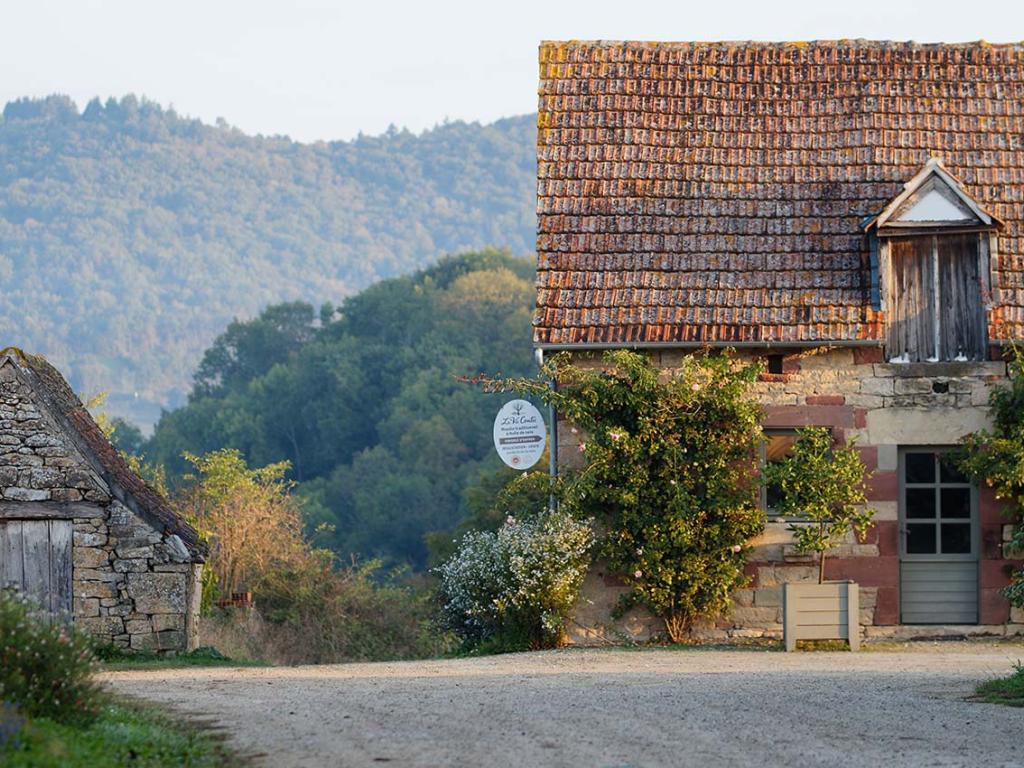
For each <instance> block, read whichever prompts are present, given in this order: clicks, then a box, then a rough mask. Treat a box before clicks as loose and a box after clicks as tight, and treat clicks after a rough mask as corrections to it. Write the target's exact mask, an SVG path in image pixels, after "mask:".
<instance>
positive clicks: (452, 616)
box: [437, 512, 594, 650]
mask: <svg viewBox="0 0 1024 768" xmlns="http://www.w3.org/2000/svg"><path fill="white" fill-rule="evenodd" d="M593 543H594V533H593V529H592V527H591V524H590V522H589V521H586V522H580V521H578V520H576V519H574V518H573V517H572V515H570V514H569V513H567V512H554V513H550V512H544V513H542V514H540V515H537V516H536V517H534V518H533V519H528V520H517V519H516V518H514V517H509V518H508V519H507V520H506V521H505V523H504V525H502V526H501V528H499V529H498V531H497V532H496V533H492V532H487V531H484V532H471V533H467V534H466V535H465V536H464V537H463V539H462V542H461V544H460V546H459V549H458V551H457V552H456V553H455V555H454V557H452V558H451V559H450V560H449V561H448V562H446V563H445V564H444V565H442V566H441V567H440V568H438V569H437V571H438V573H439V574H440V577H441V589H440V591H441V601H442V609H441V616H442V623H443V624H444V626H445V627H446V628H448V629H450V630H451V631H453V632H455V633H456V634H457V635H459V636H460V637H461V638H462V639H463V640H464V641H466V642H467V644H469V645H473V644H480V643H490V644H491V645H493V646H494V647H500V648H502V649H504V650H513V649H521V648H546V647H551V646H556V645H559V644H560V643H561V642H562V640H563V638H564V634H565V628H566V624H567V622H568V619H569V615H570V612H571V611H572V608H573V606H574V605H575V604H576V601H577V600H578V599H579V593H580V587H581V586H582V584H583V579H584V577H585V576H586V573H587V568H588V566H589V564H590V549H591V547H592V546H593Z"/></svg>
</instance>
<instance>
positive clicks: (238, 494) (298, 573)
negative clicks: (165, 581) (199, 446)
mask: <svg viewBox="0 0 1024 768" xmlns="http://www.w3.org/2000/svg"><path fill="white" fill-rule="evenodd" d="M189 460H190V461H191V462H192V463H193V464H194V466H195V467H196V470H197V475H196V476H194V477H191V478H189V480H190V481H191V484H190V485H189V486H188V487H187V488H186V489H185V491H184V493H183V494H182V495H181V496H180V497H179V500H178V504H179V509H180V510H181V512H182V514H184V515H186V516H187V517H188V518H189V519H191V520H194V521H196V525H197V527H198V528H199V529H200V530H201V531H202V532H203V533H204V535H205V536H207V537H208V539H209V541H210V544H211V547H210V558H209V561H208V563H207V569H208V570H209V572H210V573H211V574H213V578H214V579H215V581H216V593H217V594H224V595H228V594H233V593H235V592H240V591H243V590H246V591H251V592H252V593H253V598H254V602H255V606H256V612H255V613H254V612H246V613H239V612H236V611H227V612H224V613H223V614H222V615H220V616H217V617H212V618H210V619H209V620H207V621H205V622H204V623H203V625H204V631H205V630H206V629H208V630H209V631H210V632H211V633H215V635H216V638H217V639H216V640H214V639H213V637H214V635H213V634H211V635H206V634H204V638H205V641H206V642H207V643H210V642H213V643H215V644H216V643H221V644H222V646H218V649H219V650H221V651H226V652H227V653H228V655H230V656H233V657H236V658H242V659H246V658H249V659H262V660H266V661H271V662H276V663H283V664H317V663H330V662H339V661H355V660H365V661H369V660H386V659H400V658H423V657H427V656H436V655H438V654H440V653H443V652H444V651H445V650H446V649H447V647H448V644H449V642H448V640H449V638H448V636H445V635H443V634H442V633H440V632H438V631H437V627H436V625H435V624H434V623H433V621H432V619H433V604H432V603H431V600H430V595H429V592H428V591H427V590H426V589H425V588H422V587H420V586H418V585H416V584H414V583H413V582H412V581H410V580H409V579H407V578H404V576H403V574H397V573H393V574H390V575H383V574H382V573H381V565H380V563H379V562H377V561H371V562H368V563H365V564H358V565H357V564H355V563H353V564H351V565H347V566H345V565H340V564H339V563H337V562H336V558H335V557H334V555H333V554H332V553H331V552H330V551H329V550H325V549H319V548H317V547H315V546H314V545H313V543H312V541H311V540H310V538H309V537H308V536H307V535H306V534H305V532H304V526H303V519H302V509H301V507H300V502H299V500H298V499H297V498H296V497H295V496H294V495H293V494H292V493H291V490H292V484H291V483H290V482H288V481H287V480H286V479H285V472H286V470H287V469H288V465H287V463H280V464H271V465H268V466H266V467H260V468H255V469H254V468H250V467H249V466H248V465H247V464H246V462H245V459H244V458H243V457H242V455H241V453H239V452H238V451H234V450H223V451H215V452H213V453H210V454H207V455H205V456H201V457H199V456H190V457H189ZM208 613H209V612H208Z"/></svg>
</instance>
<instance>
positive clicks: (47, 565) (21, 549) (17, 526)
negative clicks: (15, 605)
mask: <svg viewBox="0 0 1024 768" xmlns="http://www.w3.org/2000/svg"><path fill="white" fill-rule="evenodd" d="M71 546H72V530H71V521H70V520H0V587H14V588H15V589H18V590H20V591H22V592H24V593H25V594H27V595H28V596H30V597H31V598H32V599H33V600H35V601H36V603H38V605H39V607H40V608H42V609H43V610H44V611H46V612H47V613H54V614H63V615H65V616H70V615H71V607H72V605H71V597H72V594H71Z"/></svg>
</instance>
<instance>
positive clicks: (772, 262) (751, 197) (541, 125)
mask: <svg viewBox="0 0 1024 768" xmlns="http://www.w3.org/2000/svg"><path fill="white" fill-rule="evenodd" d="M539 106H540V109H539V114H538V129H539V130H538V139H537V157H538V168H537V174H538V179H537V190H538V191H537V213H538V235H537V249H538V259H539V261H538V265H539V275H538V294H537V316H536V320H535V341H536V342H537V343H538V344H541V345H558V344H599V343H630V342H632V343H641V342H695V343H702V342H794V343H797V342H819V341H837V342H854V341H866V342H874V341H880V340H881V339H882V336H883V334H882V327H883V320H884V318H883V317H882V313H881V312H880V311H876V310H874V309H873V308H872V305H871V299H870V291H869V281H870V274H869V257H868V253H867V244H866V239H865V236H864V233H863V231H862V229H861V225H862V223H863V221H864V220H865V219H867V218H868V217H870V216H872V215H874V214H877V213H878V212H879V211H881V210H882V209H883V208H884V207H885V205H886V203H888V202H889V201H890V200H891V199H892V198H894V197H895V196H896V195H897V194H898V193H899V192H900V191H901V189H902V186H903V184H904V183H905V182H906V181H907V180H909V179H910V178H911V177H913V176H914V174H916V173H917V172H918V171H919V170H920V169H921V167H922V166H923V165H924V164H925V163H926V162H927V161H928V160H929V159H930V158H931V157H941V159H942V162H943V164H944V166H945V168H947V169H949V171H950V172H951V173H953V174H955V175H956V177H957V178H959V179H960V180H961V181H962V182H963V185H964V188H965V190H966V191H967V192H968V193H969V194H970V196H971V197H972V198H973V199H974V200H976V201H977V202H978V203H979V204H980V205H982V206H984V207H985V209H986V210H988V211H990V212H991V213H992V214H994V215H995V216H996V217H997V218H999V219H1001V220H1002V221H1003V222H1004V223H1005V229H1004V230H1003V231H1002V232H1001V234H1000V238H999V254H998V256H997V258H996V259H995V261H994V263H993V265H992V266H993V278H994V280H993V283H994V286H995V287H996V288H997V289H998V290H997V293H996V299H997V301H998V305H997V306H996V307H995V308H994V309H993V310H992V312H991V313H990V322H991V325H992V328H991V335H992V337H993V338H998V337H1000V336H1003V335H1005V333H1006V331H1010V332H1011V333H1012V334H1013V335H1014V336H1017V337H1020V336H1022V335H1024V334H1022V330H1024V239H1022V219H1024V46H1022V45H1016V44H1014V45H989V44H986V43H964V44H953V45H945V44H938V45H919V44H916V43H880V42H867V41H860V40H855V41H840V42H815V43H806V44H804V43H780V44H771V43H632V42H627V43H619V42H564V43H563V42H550V43H544V44H542V45H541V48H540V105H539Z"/></svg>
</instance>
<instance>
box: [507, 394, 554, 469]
mask: <svg viewBox="0 0 1024 768" xmlns="http://www.w3.org/2000/svg"><path fill="white" fill-rule="evenodd" d="M546 442H547V429H545V427H544V417H543V416H541V415H540V411H538V410H537V409H536V408H535V407H534V406H533V404H532V403H529V402H527V401H526V400H511V401H509V402H507V403H505V405H503V406H502V408H501V410H500V411H498V416H497V418H495V420H494V447H495V448H496V449H497V450H498V455H499V456H501V460H502V461H504V462H505V463H506V464H508V465H509V466H510V467H512V469H529V468H530V467H532V466H533V465H534V464H536V463H537V461H538V460H539V459H540V455H541V454H542V453H544V444H545V443H546Z"/></svg>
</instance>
